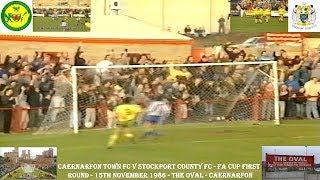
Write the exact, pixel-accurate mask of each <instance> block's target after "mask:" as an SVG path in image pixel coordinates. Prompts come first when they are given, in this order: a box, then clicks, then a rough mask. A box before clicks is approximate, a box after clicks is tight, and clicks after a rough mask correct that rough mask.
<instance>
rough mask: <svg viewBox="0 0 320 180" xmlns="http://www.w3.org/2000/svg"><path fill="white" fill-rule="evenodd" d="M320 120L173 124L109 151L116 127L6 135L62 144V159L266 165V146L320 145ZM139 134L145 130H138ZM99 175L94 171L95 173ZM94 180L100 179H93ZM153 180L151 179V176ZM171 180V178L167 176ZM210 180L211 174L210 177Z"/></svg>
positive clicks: (9, 140) (17, 141) (12, 140)
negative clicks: (154, 135) (155, 135)
mask: <svg viewBox="0 0 320 180" xmlns="http://www.w3.org/2000/svg"><path fill="white" fill-rule="evenodd" d="M319 125H320V124H319V122H318V121H308V120H303V121H302V120H300V121H284V122H283V124H282V125H280V126H275V125H274V124H273V122H263V123H262V124H261V125H252V124H251V123H249V122H229V123H222V122H221V123H211V124H209V123H208V124H206V123H199V124H198V123H197V124H181V125H168V126H163V127H161V128H160V130H161V132H162V133H163V136H161V137H159V138H157V139H143V140H139V141H138V143H137V144H130V143H127V142H123V143H121V144H119V145H118V146H116V147H115V148H113V149H106V142H107V139H108V136H109V135H110V133H111V131H110V130H87V131H82V132H80V133H79V134H71V133H70V134H57V135H54V134H50V135H49V134H47V135H31V134H16V135H1V136H0V139H1V145H2V146H8V147H13V146H20V147H32V146H33V147H39V146H40V147H41V146H45V147H50V146H53V147H58V163H59V164H63V163H87V164H89V163H104V164H105V163H212V164H217V163H227V164H229V163H235V164H237V163H247V164H248V163H254V164H261V157H262V153H261V147H262V146H277V145H281V146H286V145H288V146H290V145H301V146H305V145H308V146H311V145H318V144H319V137H320V136H319ZM134 130H135V131H136V132H137V133H138V134H141V133H142V132H143V129H142V128H135V129H134ZM123 171H127V172H128V171H131V172H166V173H170V172H202V173H205V174H207V173H209V172H221V171H222V172H239V171H240V172H253V173H254V178H253V179H261V169H257V170H207V169H201V170H177V169H176V170H58V179H66V177H67V173H70V172H88V173H96V172H123ZM92 175H93V176H94V174H92ZM91 179H94V178H91ZM149 179H150V178H149ZM167 179H171V178H167ZM204 179H206V178H204Z"/></svg>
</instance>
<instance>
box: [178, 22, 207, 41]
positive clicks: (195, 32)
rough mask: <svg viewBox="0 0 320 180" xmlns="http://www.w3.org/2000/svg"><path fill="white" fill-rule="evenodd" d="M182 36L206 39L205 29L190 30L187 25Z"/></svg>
mask: <svg viewBox="0 0 320 180" xmlns="http://www.w3.org/2000/svg"><path fill="white" fill-rule="evenodd" d="M183 34H184V35H186V36H189V37H195V38H197V37H206V36H207V35H208V33H207V31H206V28H205V27H196V28H194V29H191V27H190V25H187V26H186V27H185V28H184V33H183Z"/></svg>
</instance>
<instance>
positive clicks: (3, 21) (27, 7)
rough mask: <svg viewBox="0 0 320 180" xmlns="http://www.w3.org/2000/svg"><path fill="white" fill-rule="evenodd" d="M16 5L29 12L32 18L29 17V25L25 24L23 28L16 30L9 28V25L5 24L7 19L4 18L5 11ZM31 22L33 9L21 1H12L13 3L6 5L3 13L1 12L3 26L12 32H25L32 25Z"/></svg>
mask: <svg viewBox="0 0 320 180" xmlns="http://www.w3.org/2000/svg"><path fill="white" fill-rule="evenodd" d="M14 4H19V5H21V6H23V7H24V8H25V9H26V10H27V12H28V13H29V14H30V16H29V18H28V20H27V23H25V24H24V25H23V26H21V27H19V28H14V27H11V26H9V25H8V24H7V23H6V22H5V18H4V15H5V14H4V13H5V11H6V10H7V9H8V7H10V6H11V5H14ZM31 20H32V12H31V9H30V8H29V6H28V5H27V4H25V3H24V2H21V1H12V2H10V3H8V4H6V5H5V6H4V7H3V9H2V12H1V21H2V24H3V25H4V26H5V27H6V28H8V29H10V30H12V31H21V30H24V29H25V28H27V27H28V26H29V25H30V23H31Z"/></svg>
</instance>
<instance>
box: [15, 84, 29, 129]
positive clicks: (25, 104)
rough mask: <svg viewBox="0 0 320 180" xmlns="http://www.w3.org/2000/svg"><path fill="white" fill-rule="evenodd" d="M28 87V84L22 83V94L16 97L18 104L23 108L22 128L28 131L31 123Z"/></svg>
mask: <svg viewBox="0 0 320 180" xmlns="http://www.w3.org/2000/svg"><path fill="white" fill-rule="evenodd" d="M26 91H27V89H26V86H24V85H22V86H21V90H20V94H19V95H18V96H17V98H16V105H17V106H18V107H19V108H20V109H21V116H20V120H19V122H20V128H21V130H22V131H26V130H27V128H28V123H29V114H28V110H29V109H30V105H29V104H28V102H27V92H26Z"/></svg>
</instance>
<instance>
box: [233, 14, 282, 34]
mask: <svg viewBox="0 0 320 180" xmlns="http://www.w3.org/2000/svg"><path fill="white" fill-rule="evenodd" d="M263 20H264V21H263V23H262V24H260V23H257V24H256V23H255V18H254V17H239V16H233V17H231V22H230V24H231V32H288V18H284V22H279V21H278V18H277V17H271V18H270V20H269V23H266V22H265V18H264V19H263Z"/></svg>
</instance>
